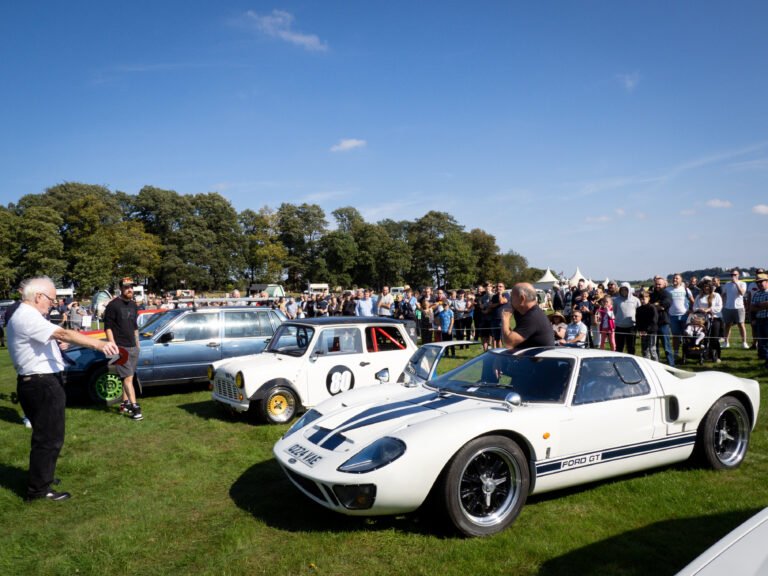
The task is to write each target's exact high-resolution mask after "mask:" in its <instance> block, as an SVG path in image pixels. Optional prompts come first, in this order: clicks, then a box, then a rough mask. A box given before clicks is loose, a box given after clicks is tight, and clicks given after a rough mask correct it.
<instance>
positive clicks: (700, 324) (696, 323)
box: [685, 316, 707, 346]
mask: <svg viewBox="0 0 768 576" xmlns="http://www.w3.org/2000/svg"><path fill="white" fill-rule="evenodd" d="M685 335H686V336H688V337H689V338H690V339H691V340H692V341H693V345H694V346H699V345H700V344H701V341H702V340H704V337H705V336H706V335H707V334H706V332H705V330H704V319H703V318H700V317H698V316H692V317H691V321H690V322H689V323H688V326H686V327H685Z"/></svg>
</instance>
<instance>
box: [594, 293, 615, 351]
mask: <svg viewBox="0 0 768 576" xmlns="http://www.w3.org/2000/svg"><path fill="white" fill-rule="evenodd" d="M598 304H599V305H600V308H598V309H597V317H598V318H599V322H600V350H603V349H604V348H605V342H606V340H607V341H608V342H609V343H610V345H611V350H612V351H614V352H615V351H616V320H615V318H614V315H613V299H612V298H611V297H610V296H603V297H602V298H600V301H599V302H598Z"/></svg>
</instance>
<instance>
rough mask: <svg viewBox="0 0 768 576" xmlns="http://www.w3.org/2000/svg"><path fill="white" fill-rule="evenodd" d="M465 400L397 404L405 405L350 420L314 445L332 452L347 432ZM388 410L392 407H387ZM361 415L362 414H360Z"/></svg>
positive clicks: (441, 399)
mask: <svg viewBox="0 0 768 576" xmlns="http://www.w3.org/2000/svg"><path fill="white" fill-rule="evenodd" d="M464 400H466V398H462V397H460V396H450V397H447V398H437V399H435V400H434V401H432V402H426V403H424V404H419V405H413V404H411V403H409V402H404V403H400V402H398V403H397V404H400V405H402V404H405V406H403V407H402V408H400V409H394V410H391V411H390V412H386V413H380V414H375V413H374V414H373V415H371V416H370V417H369V418H365V419H362V420H361V419H360V418H350V419H349V420H348V421H347V422H345V423H344V424H342V425H341V426H339V427H338V428H336V430H334V432H333V434H332V435H331V436H328V437H326V438H325V439H324V440H320V441H318V442H316V444H317V445H318V446H320V447H322V448H326V449H328V450H332V449H333V448H331V446H333V447H334V448H335V447H336V446H338V445H339V444H341V442H343V441H344V435H343V433H344V432H348V431H349V430H355V429H357V428H363V427H364V426H371V425H373V424H379V423H381V422H386V421H387V420H395V419H397V418H402V417H404V416H410V415H411V414H418V413H419V412H426V411H428V410H440V409H441V408H446V407H448V406H451V405H452V404H456V403H458V402H463V401H464ZM389 406H390V408H391V407H392V405H389ZM361 415H362V413H361ZM338 436H341V440H339V438H338ZM312 438H313V439H314V438H315V435H314V434H313V435H312Z"/></svg>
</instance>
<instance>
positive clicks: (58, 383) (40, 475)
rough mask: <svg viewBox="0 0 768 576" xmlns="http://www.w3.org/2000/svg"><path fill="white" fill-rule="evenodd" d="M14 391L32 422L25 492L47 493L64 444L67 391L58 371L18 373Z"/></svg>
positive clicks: (30, 494)
mask: <svg viewBox="0 0 768 576" xmlns="http://www.w3.org/2000/svg"><path fill="white" fill-rule="evenodd" d="M16 383H17V392H18V395H19V401H20V402H21V407H22V408H23V410H24V415H25V416H26V417H27V418H29V421H30V422H31V423H32V447H31V449H30V452H29V481H28V484H27V495H28V496H31V497H34V496H42V495H44V494H46V493H47V492H48V490H49V488H50V486H51V482H53V478H54V474H55V473H56V461H57V460H58V458H59V452H61V447H62V446H63V445H64V414H65V407H66V400H67V398H66V394H65V392H64V384H63V382H62V379H61V374H35V375H31V376H19V377H18V378H17V380H16Z"/></svg>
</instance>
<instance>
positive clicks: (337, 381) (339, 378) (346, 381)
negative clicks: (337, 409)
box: [325, 366, 355, 396]
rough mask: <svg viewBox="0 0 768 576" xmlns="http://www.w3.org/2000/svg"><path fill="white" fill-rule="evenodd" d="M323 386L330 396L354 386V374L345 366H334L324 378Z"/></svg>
mask: <svg viewBox="0 0 768 576" xmlns="http://www.w3.org/2000/svg"><path fill="white" fill-rule="evenodd" d="M325 387H326V388H327V389H328V393H329V394H330V395H331V396H335V395H336V394H341V393H342V392H346V391H347V390H351V389H352V388H354V387H355V375H354V374H353V373H352V370H350V369H349V368H347V367H346V366H334V367H333V368H331V371H330V372H328V376H327V377H326V379H325Z"/></svg>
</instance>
